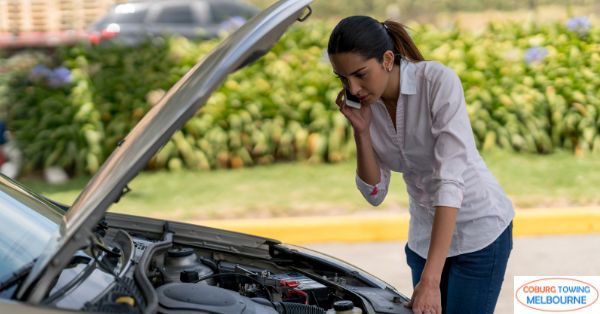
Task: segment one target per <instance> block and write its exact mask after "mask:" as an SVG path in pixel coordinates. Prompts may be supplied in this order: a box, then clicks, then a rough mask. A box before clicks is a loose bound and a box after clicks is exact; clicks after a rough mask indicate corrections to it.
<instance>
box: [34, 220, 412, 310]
mask: <svg viewBox="0 0 600 314" xmlns="http://www.w3.org/2000/svg"><path fill="white" fill-rule="evenodd" d="M136 218H140V217H136ZM129 219H131V218H127V219H126V221H121V222H119V223H117V224H120V225H122V226H126V225H127V221H129ZM142 219H144V220H146V221H151V220H150V219H148V218H142ZM182 225H183V224H182ZM144 227H152V228H154V229H156V227H157V221H151V223H150V224H149V225H147V226H144V224H143V223H141V222H137V224H136V227H135V228H137V230H142V229H143V228H144ZM194 227H195V228H200V227H198V226H194ZM152 228H150V229H152ZM163 228H164V231H163V232H162V233H161V234H160V237H156V236H157V235H158V234H157V233H155V232H139V231H138V232H136V231H135V230H127V229H123V228H113V227H109V226H108V224H107V223H106V222H103V223H101V224H100V225H99V228H97V230H96V232H95V233H96V238H95V240H94V241H93V243H92V244H91V245H90V246H89V247H88V248H86V249H82V250H81V251H80V252H78V253H77V254H76V256H75V257H74V258H73V260H72V262H71V264H70V265H69V266H68V267H67V268H65V269H64V270H63V271H62V273H61V274H60V276H59V277H58V278H57V279H56V281H55V284H54V286H53V288H52V289H51V291H50V293H49V296H48V297H47V298H46V299H45V301H44V303H46V304H47V305H49V306H52V307H57V308H62V309H71V310H80V311H85V312H103V313H155V312H158V313H190V312H194V313H224V314H228V313H236V314H237V313H244V314H246V313H248V314H250V313H265V314H269V313H273V314H277V313H288V314H294V313H309V314H311V313H328V314H329V313H410V311H408V310H407V309H405V308H404V306H403V304H404V303H405V302H406V301H408V299H407V298H406V297H404V296H402V295H401V294H398V293H397V292H396V291H395V290H392V289H387V288H382V287H381V286H379V287H377V286H376V285H374V284H373V283H371V282H369V280H368V278H366V277H361V275H360V274H359V273H358V272H356V271H355V270H352V269H344V268H338V267H336V266H335V265H334V264H333V263H331V262H328V261H327V260H326V259H318V258H316V259H311V258H310V257H307V256H306V255H303V254H300V252H298V251H296V250H293V249H292V250H290V249H287V248H286V247H285V246H282V245H279V244H276V243H270V244H268V245H263V246H262V247H257V248H253V249H252V250H251V251H245V250H244V248H243V247H241V246H240V247H236V244H235V243H231V244H228V245H223V244H222V243H216V242H212V241H208V240H206V239H201V238H200V237H198V236H195V237H193V238H189V237H177V236H174V234H176V232H174V231H173V230H171V229H177V227H171V226H170V225H169V223H166V224H164V226H163ZM204 228H206V227H204ZM207 229H210V228H207ZM212 230H213V231H214V230H216V229H212ZM182 231H184V230H182ZM220 232H224V233H229V232H228V231H222V230H221V231H220ZM182 233H183V232H182ZM240 235H241V234H234V233H231V234H229V236H234V237H238V236H240ZM243 236H247V235H243ZM247 237H252V236H247ZM217 238H219V236H217ZM225 238H227V237H223V238H222V239H221V240H225ZM241 242H243V241H241ZM240 245H241V243H240Z"/></svg>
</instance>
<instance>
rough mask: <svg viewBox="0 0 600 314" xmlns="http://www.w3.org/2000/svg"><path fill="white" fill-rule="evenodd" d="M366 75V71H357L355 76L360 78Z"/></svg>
mask: <svg viewBox="0 0 600 314" xmlns="http://www.w3.org/2000/svg"><path fill="white" fill-rule="evenodd" d="M365 75H367V74H366V73H356V74H355V76H356V77H358V78H363V77H365Z"/></svg>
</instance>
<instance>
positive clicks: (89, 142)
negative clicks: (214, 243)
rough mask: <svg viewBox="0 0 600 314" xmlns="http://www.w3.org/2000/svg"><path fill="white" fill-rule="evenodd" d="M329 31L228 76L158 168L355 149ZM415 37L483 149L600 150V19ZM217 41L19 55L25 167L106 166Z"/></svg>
mask: <svg viewBox="0 0 600 314" xmlns="http://www.w3.org/2000/svg"><path fill="white" fill-rule="evenodd" d="M330 29H331V26H328V25H324V24H322V23H320V22H314V21H313V22H311V23H308V24H303V25H300V26H298V27H294V28H292V29H291V30H290V31H289V32H288V33H286V34H285V35H284V37H283V39H282V40H281V42H280V43H278V44H277V45H276V46H275V47H274V49H273V50H272V51H271V52H269V53H268V54H267V55H266V56H265V57H263V58H262V59H260V60H259V61H257V62H256V63H254V64H252V65H250V66H249V67H247V68H245V69H243V70H241V71H239V72H237V73H235V74H233V75H231V76H230V77H229V78H228V79H227V80H226V81H225V82H224V84H223V86H222V87H221V88H220V89H219V90H218V91H217V92H216V93H215V94H214V95H213V96H212V97H211V98H210V100H209V101H208V104H207V105H206V106H205V107H204V108H203V109H202V110H201V112H200V113H199V114H198V115H197V116H195V117H194V118H193V119H191V120H190V121H189V123H187V124H186V126H185V127H184V128H183V129H182V130H181V131H179V132H177V133H176V134H175V136H174V137H173V138H172V139H171V141H170V142H169V143H168V144H167V145H166V146H165V147H164V148H163V149H162V150H161V151H160V152H159V153H158V154H157V156H155V157H154V158H153V159H152V161H151V162H150V164H149V167H150V168H153V169H155V168H165V167H166V168H168V169H172V170H176V169H181V168H183V167H186V168H192V169H215V168H229V167H233V168H236V167H243V166H250V165H255V164H269V163H272V162H274V161H280V160H309V161H312V162H335V161H340V160H344V159H347V158H349V157H351V156H353V155H354V153H355V151H354V143H353V140H352V135H351V129H350V127H349V125H348V123H347V122H346V120H345V119H344V117H343V116H342V115H341V114H339V112H338V110H337V108H336V106H335V104H334V103H333V101H334V99H335V96H336V95H337V92H338V91H339V89H340V83H339V81H337V80H336V79H335V77H334V75H333V74H332V70H331V67H330V65H329V62H328V59H327V56H326V55H325V54H324V47H325V45H326V40H327V37H328V33H329V31H330ZM413 37H414V38H415V40H416V41H417V43H418V45H419V46H420V47H421V50H422V52H423V53H424V55H425V57H426V58H427V59H432V60H439V61H440V62H442V63H445V64H447V65H449V66H450V67H451V68H453V69H454V70H455V71H456V72H457V73H458V74H459V75H460V77H461V79H462V80H463V85H464V88H465V95H466V98H467V103H468V111H469V114H470V117H471V121H472V124H473V130H474V133H475V137H476V140H477V144H478V145H479V147H480V148H482V149H492V148H496V147H498V148H504V149H510V150H515V151H526V152H536V153H550V152H552V151H554V150H555V149H562V148H564V149H569V150H573V151H575V152H577V153H586V152H600V136H598V135H597V134H598V131H599V125H600V116H599V115H598V111H599V110H600V99H599V98H598V96H597V90H598V89H599V87H600V86H599V85H600V78H599V77H598V76H597V75H596V73H598V72H599V71H600V55H599V54H600V50H599V48H598V47H599V45H598V42H599V39H600V32H599V29H598V28H591V29H589V30H588V31H585V32H580V33H577V32H575V31H572V30H570V29H569V28H567V27H566V26H565V25H563V24H548V25H543V26H539V25H515V24H509V25H506V24H505V25H497V24H491V25H490V26H489V28H488V29H487V30H485V31H482V32H480V33H478V34H475V33H465V32H460V31H458V30H456V29H450V30H440V29H435V28H433V27H431V26H418V27H415V29H414V30H413ZM215 45H216V42H215V41H211V42H204V43H193V42H189V41H187V40H185V39H180V38H173V39H169V40H166V41H163V40H159V41H155V42H148V43H147V44H146V45H145V46H143V47H138V48H136V49H135V50H131V49H130V48H125V47H118V46H110V45H109V46H100V47H88V46H78V47H72V48H66V49H63V50H60V51H57V52H56V54H55V55H54V56H53V58H39V57H29V58H24V57H22V56H21V59H25V60H27V62H25V61H21V62H15V61H14V60H10V61H11V62H8V63H11V64H13V66H11V69H13V71H12V75H11V79H10V80H9V85H8V86H9V88H8V89H9V90H10V91H11V93H9V94H7V95H5V99H4V101H3V102H4V103H5V105H4V109H5V110H6V111H7V122H8V126H9V128H10V129H11V130H12V131H13V133H14V136H15V137H16V140H17V141H18V143H19V145H20V147H21V148H22V150H23V152H24V155H25V161H26V168H25V170H26V171H30V170H35V169H41V168H44V167H48V166H51V165H59V166H62V167H64V168H65V169H67V170H69V171H70V172H71V173H93V172H95V171H96V170H97V169H98V166H99V164H101V163H102V161H103V160H104V159H105V158H106V157H107V156H108V154H109V153H110V152H111V151H112V150H113V149H114V147H115V145H116V143H117V142H118V141H119V140H120V139H122V138H124V137H125V135H126V134H127V132H128V131H129V130H130V129H131V128H132V126H133V125H135V123H136V122H137V121H139V119H140V118H141V117H142V116H143V115H144V114H145V113H146V112H147V111H148V109H149V108H150V107H151V106H152V104H154V103H156V102H157V101H158V100H159V99H160V97H161V96H162V95H163V94H164V92H165V91H166V90H168V88H169V87H170V86H172V85H173V84H174V83H175V82H176V81H177V80H178V79H179V78H180V77H181V76H182V75H183V74H184V73H185V72H186V71H187V70H188V69H189V68H190V67H191V66H193V64H195V62H196V61H197V60H198V59H199V58H201V57H202V56H203V55H204V54H205V53H206V52H207V51H209V50H210V49H211V48H213V47H214V46H215ZM544 54H545V55H544ZM536 58H537V59H536ZM32 60H34V61H35V62H34V61H32ZM5 63H6V62H5ZM40 63H41V64H44V65H46V67H47V68H48V69H50V70H53V69H54V71H55V72H57V73H58V72H60V71H58V70H57V69H60V66H63V67H66V68H67V69H69V70H70V77H69V78H68V79H64V77H63V79H64V80H63V81H60V80H59V81H58V82H59V84H57V83H56V81H52V79H53V78H52V75H53V74H52V75H50V74H48V75H46V76H44V75H40V74H39V73H38V72H40V71H39V68H36V70H33V75H32V68H33V66H34V65H36V64H40ZM15 64H17V65H15ZM50 70H49V71H50ZM36 71H37V72H36ZM46 72H48V71H46ZM46 72H44V73H46ZM50 72H51V71H50ZM51 73H54V72H51ZM63 74H64V73H63ZM49 77H50V78H49ZM53 82H54V83H53ZM49 85H53V86H54V87H51V86H49ZM7 104H8V105H7Z"/></svg>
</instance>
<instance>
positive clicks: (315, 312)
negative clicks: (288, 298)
mask: <svg viewBox="0 0 600 314" xmlns="http://www.w3.org/2000/svg"><path fill="white" fill-rule="evenodd" d="M273 305H274V306H275V310H277V312H279V313H280V314H325V310H323V309H322V308H320V307H317V306H314V305H306V304H300V303H292V302H273Z"/></svg>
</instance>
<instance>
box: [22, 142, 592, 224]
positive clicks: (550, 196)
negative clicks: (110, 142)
mask: <svg viewBox="0 0 600 314" xmlns="http://www.w3.org/2000/svg"><path fill="white" fill-rule="evenodd" d="M484 159H485V160H486V163H487V164H488V166H489V167H490V169H491V170H492V172H493V174H494V175H495V176H496V177H497V178H498V180H499V181H500V183H501V185H502V186H503V188H504V189H505V191H507V193H508V194H509V196H510V198H511V199H512V201H513V202H514V204H515V205H516V207H517V208H519V209H526V208H535V207H570V206H572V207H577V206H595V205H600V192H599V188H598V187H599V186H600V171H598V169H600V158H598V157H594V156H584V157H575V156H574V155H572V154H571V153H556V154H553V155H549V156H538V155H525V154H511V153H506V152H493V153H486V154H484ZM354 169H355V165H354V162H353V161H349V162H343V163H339V164H333V165H312V164H304V163H291V164H277V165H273V166H268V167H256V168H249V169H240V170H219V171H212V172H192V171H182V172H177V173H169V172H144V173H141V174H140V175H139V176H138V177H136V178H135V179H134V180H133V181H132V182H131V183H130V185H129V186H130V187H131V188H132V190H133V191H132V192H130V193H129V194H127V195H126V196H124V197H123V198H122V199H121V201H120V202H119V203H117V204H115V205H113V207H111V210H112V211H118V212H127V213H132V214H143V215H149V216H154V217H163V218H169V219H185V220H187V219H207V218H229V217H234V218H242V217H272V216H291V215H317V214H318V215H335V214H350V213H356V212H365V211H370V212H378V211H379V212H401V211H405V208H406V207H407V202H408V198H407V196H406V191H405V186H404V182H403V180H402V177H401V175H400V174H397V173H394V174H393V175H392V184H391V188H390V193H388V196H387V198H386V200H385V201H384V203H383V204H382V205H380V206H379V207H377V208H374V207H371V206H370V205H369V204H368V203H366V201H364V200H363V199H362V196H361V195H360V194H359V192H358V191H357V190H356V189H355V186H354ZM87 180H89V178H77V179H74V180H71V181H70V182H68V183H66V184H63V185H58V186H52V185H48V184H46V183H44V182H41V181H30V180H25V181H24V182H25V184H26V185H28V186H30V187H31V188H33V190H34V191H37V192H40V193H42V194H44V195H46V196H48V197H50V198H52V199H55V200H57V201H61V202H64V203H67V204H70V203H72V202H73V200H74V199H75V198H76V197H77V195H78V193H79V191H80V190H81V189H82V188H83V187H84V185H85V184H86V182H87Z"/></svg>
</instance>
